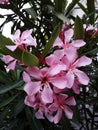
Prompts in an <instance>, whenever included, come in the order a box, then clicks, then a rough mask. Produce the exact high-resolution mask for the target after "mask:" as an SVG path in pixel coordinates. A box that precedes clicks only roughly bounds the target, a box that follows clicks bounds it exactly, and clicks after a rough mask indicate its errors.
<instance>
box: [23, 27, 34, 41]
mask: <svg viewBox="0 0 98 130" xmlns="http://www.w3.org/2000/svg"><path fill="white" fill-rule="evenodd" d="M31 33H32V29H30V30H26V31H24V32H23V33H22V35H21V39H22V40H25V39H27V38H28V37H29V36H30V35H31Z"/></svg>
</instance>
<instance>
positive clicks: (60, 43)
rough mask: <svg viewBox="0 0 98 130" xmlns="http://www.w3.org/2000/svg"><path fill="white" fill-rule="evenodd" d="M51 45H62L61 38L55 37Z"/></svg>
mask: <svg viewBox="0 0 98 130" xmlns="http://www.w3.org/2000/svg"><path fill="white" fill-rule="evenodd" d="M53 46H58V47H63V42H62V40H61V39H60V38H59V37H57V38H56V40H55V41H54V44H53Z"/></svg>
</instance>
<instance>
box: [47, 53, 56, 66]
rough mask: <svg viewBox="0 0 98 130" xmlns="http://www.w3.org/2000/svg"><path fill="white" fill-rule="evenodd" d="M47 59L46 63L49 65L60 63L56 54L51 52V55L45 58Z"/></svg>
mask: <svg viewBox="0 0 98 130" xmlns="http://www.w3.org/2000/svg"><path fill="white" fill-rule="evenodd" d="M45 61H46V63H47V64H48V65H49V66H52V65H55V64H58V59H57V57H56V56H55V55H53V54H51V55H49V56H48V57H46V58H45Z"/></svg>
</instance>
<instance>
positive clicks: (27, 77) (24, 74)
mask: <svg viewBox="0 0 98 130" xmlns="http://www.w3.org/2000/svg"><path fill="white" fill-rule="evenodd" d="M22 76H23V80H24V81H25V82H26V83H28V82H31V78H30V75H29V74H28V73H26V72H23V75H22Z"/></svg>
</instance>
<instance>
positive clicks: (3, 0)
mask: <svg viewBox="0 0 98 130" xmlns="http://www.w3.org/2000/svg"><path fill="white" fill-rule="evenodd" d="M8 2H9V0H0V3H1V4H2V3H3V4H7V3H8Z"/></svg>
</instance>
